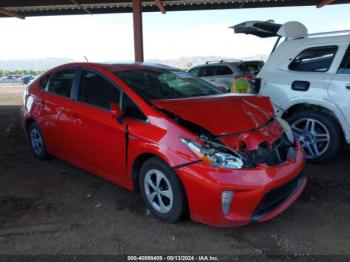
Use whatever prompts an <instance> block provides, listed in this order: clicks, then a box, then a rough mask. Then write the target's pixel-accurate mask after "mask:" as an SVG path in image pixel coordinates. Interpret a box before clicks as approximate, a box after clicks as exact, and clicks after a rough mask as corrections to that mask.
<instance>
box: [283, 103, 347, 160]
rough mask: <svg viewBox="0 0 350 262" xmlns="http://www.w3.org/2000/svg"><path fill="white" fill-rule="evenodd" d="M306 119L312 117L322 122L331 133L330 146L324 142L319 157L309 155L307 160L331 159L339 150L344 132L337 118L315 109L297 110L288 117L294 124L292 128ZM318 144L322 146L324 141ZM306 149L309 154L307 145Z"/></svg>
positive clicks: (311, 118) (291, 123) (290, 122)
mask: <svg viewBox="0 0 350 262" xmlns="http://www.w3.org/2000/svg"><path fill="white" fill-rule="evenodd" d="M305 119H310V120H314V121H317V122H319V123H321V124H322V125H323V127H324V128H325V129H326V130H327V132H328V134H329V143H328V146H325V145H327V144H326V142H325V143H324V144H323V145H324V148H323V149H322V147H320V149H322V151H324V152H323V153H322V154H320V155H319V156H317V157H307V161H308V162H310V163H321V162H324V161H326V160H329V159H330V158H332V157H333V156H334V155H335V154H336V153H337V152H338V151H339V149H340V147H341V144H342V132H341V129H340V126H339V124H338V123H337V122H336V120H335V119H334V118H333V117H332V116H330V115H327V114H325V113H322V112H320V111H315V110H308V111H303V112H297V113H295V114H293V115H292V116H291V117H290V118H289V119H287V121H288V122H289V124H290V125H291V126H292V129H293V125H296V124H297V123H298V122H299V123H301V121H303V120H305ZM317 125H318V124H317ZM318 127H319V128H321V130H322V128H323V127H322V126H318ZM294 131H295V130H293V132H294ZM312 144H314V143H312ZM317 145H319V146H322V142H320V143H318V144H317ZM304 149H305V152H306V153H307V154H308V149H307V148H306V146H304ZM319 151H321V150H319ZM322 151H321V152H322ZM321 152H320V153H321Z"/></svg>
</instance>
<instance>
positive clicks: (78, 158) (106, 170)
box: [72, 69, 126, 183]
mask: <svg viewBox="0 0 350 262" xmlns="http://www.w3.org/2000/svg"><path fill="white" fill-rule="evenodd" d="M121 95H122V91H121V89H120V88H119V87H118V86H117V85H116V84H115V83H114V82H113V81H111V80H109V79H108V78H106V77H104V76H103V75H102V74H100V73H98V72H95V71H90V70H85V69H83V70H82V71H81V73H80V79H79V85H78V86H77V90H76V93H75V99H76V100H77V101H76V103H75V106H74V109H73V110H72V113H73V116H72V117H73V118H74V128H73V139H72V152H73V157H74V161H75V163H76V164H77V165H79V166H81V167H83V168H85V169H87V170H89V171H91V172H93V173H96V174H99V175H101V176H103V177H106V178H107V179H109V180H112V181H114V182H117V183H119V182H120V181H122V180H123V179H124V174H125V167H126V165H125V164H126V137H125V132H126V129H125V124H120V123H119V122H118V121H117V120H116V119H115V118H113V117H112V114H111V106H110V104H111V103H118V104H120V101H121Z"/></svg>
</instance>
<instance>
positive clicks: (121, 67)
mask: <svg viewBox="0 0 350 262" xmlns="http://www.w3.org/2000/svg"><path fill="white" fill-rule="evenodd" d="M67 67H89V68H91V67H92V68H96V69H97V68H103V69H107V70H109V71H112V72H119V71H131V70H144V69H173V70H177V68H175V67H171V66H167V65H162V64H153V63H115V64H107V63H88V62H79V63H68V64H63V65H60V66H58V67H56V68H57V69H59V68H67Z"/></svg>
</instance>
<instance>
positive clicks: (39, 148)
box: [28, 123, 49, 160]
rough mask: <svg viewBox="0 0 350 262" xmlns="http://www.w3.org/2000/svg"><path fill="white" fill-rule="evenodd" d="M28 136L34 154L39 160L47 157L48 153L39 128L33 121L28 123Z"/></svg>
mask: <svg viewBox="0 0 350 262" xmlns="http://www.w3.org/2000/svg"><path fill="white" fill-rule="evenodd" d="M28 136H29V142H30V146H31V148H32V152H33V154H34V156H35V157H36V158H38V159H40V160H46V159H48V158H49V154H48V153H47V150H46V145H45V141H44V138H43V136H42V134H41V132H40V129H39V128H38V126H37V125H36V124H35V123H32V124H30V126H29V129H28Z"/></svg>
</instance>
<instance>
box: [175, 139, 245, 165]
mask: <svg viewBox="0 0 350 262" xmlns="http://www.w3.org/2000/svg"><path fill="white" fill-rule="evenodd" d="M181 142H182V143H183V144H185V145H186V146H187V147H188V148H189V149H190V150H191V151H192V152H193V153H194V154H195V155H196V156H198V158H199V159H201V160H202V161H203V162H206V163H208V164H210V165H212V166H216V167H221V168H232V169H240V168H242V167H243V165H244V163H243V160H242V158H241V157H240V155H239V154H238V153H235V152H234V151H232V150H231V151H228V152H222V151H221V150H219V149H218V148H215V147H213V146H210V145H207V146H206V147H205V146H201V145H199V144H198V143H196V142H194V141H193V140H190V139H186V138H181Z"/></svg>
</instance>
